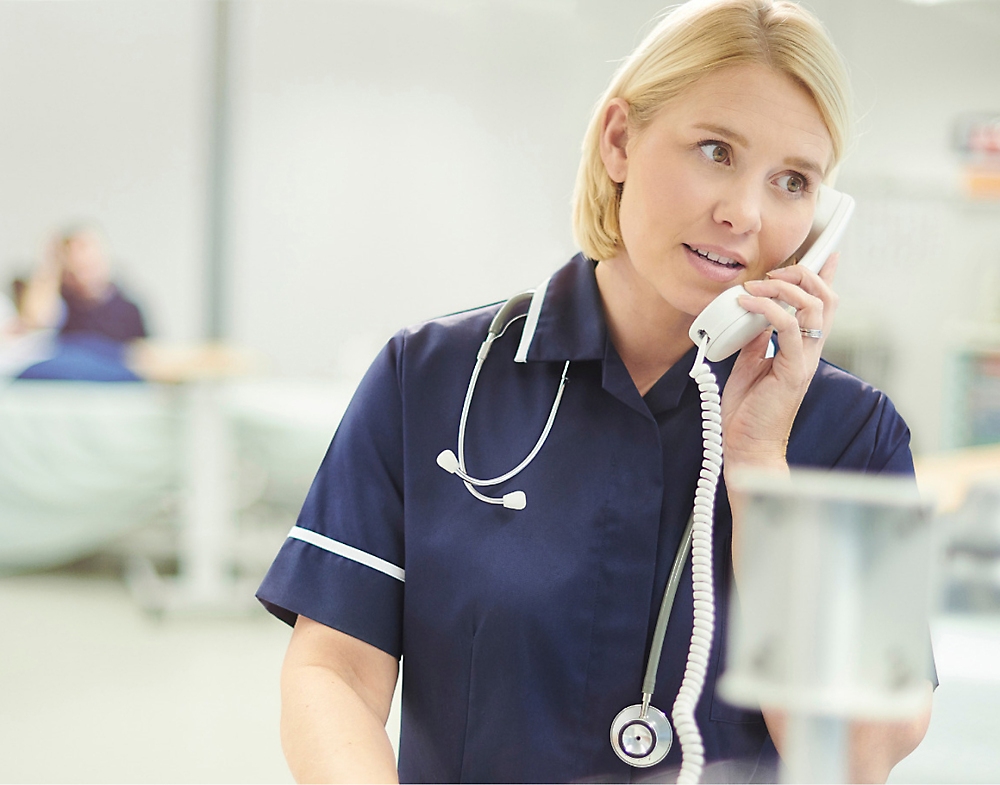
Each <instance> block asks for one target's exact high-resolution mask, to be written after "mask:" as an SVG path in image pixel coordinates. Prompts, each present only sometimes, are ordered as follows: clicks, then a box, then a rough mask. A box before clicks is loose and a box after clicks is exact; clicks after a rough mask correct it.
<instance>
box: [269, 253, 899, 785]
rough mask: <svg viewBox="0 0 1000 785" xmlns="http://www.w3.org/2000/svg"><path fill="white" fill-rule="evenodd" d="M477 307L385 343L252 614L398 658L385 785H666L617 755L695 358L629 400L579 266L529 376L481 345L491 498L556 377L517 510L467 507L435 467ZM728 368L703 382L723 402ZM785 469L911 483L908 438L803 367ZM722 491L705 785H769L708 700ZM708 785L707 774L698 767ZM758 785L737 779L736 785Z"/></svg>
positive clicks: (687, 471)
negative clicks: (562, 385)
mask: <svg viewBox="0 0 1000 785" xmlns="http://www.w3.org/2000/svg"><path fill="white" fill-rule="evenodd" d="M496 310H497V306H491V307H487V308H482V309H478V310H474V311H470V312H467V313H462V314H457V315H454V316H448V317H445V318H442V319H435V320H433V321H430V322H426V323H424V324H421V325H419V326H417V327H414V328H410V329H407V330H404V331H402V332H400V333H398V334H397V335H396V336H395V337H394V338H393V339H392V340H391V341H390V342H389V343H388V345H387V346H386V347H385V349H384V350H383V351H382V352H381V354H380V355H379V356H378V358H377V359H376V360H375V362H374V364H373V365H372V367H371V369H370V370H369V372H368V374H367V376H366V377H365V379H364V381H363V382H362V383H361V385H360V387H359V388H358V391H357V393H356V394H355V397H354V400H353V402H352V403H351V405H350V407H349V408H348V410H347V413H346V414H345V415H344V419H343V421H342V422H341V425H340V427H339V429H338V431H337V434H336V436H335V437H334V439H333V442H332V444H331V446H330V449H329V452H328V453H327V455H326V458H325V459H324V462H323V465H322V466H321V468H320V470H319V473H318V475H317V477H316V480H315V482H314V484H313V487H312V489H311V491H310V493H309V496H308V498H307V500H306V502H305V506H304V507H303V510H302V513H301V515H300V517H299V520H298V524H297V526H296V528H294V529H293V530H292V533H291V535H290V537H289V539H288V540H287V541H286V543H285V544H284V546H283V547H282V549H281V552H280V553H279V554H278V556H277V558H276V560H275V562H274V564H273V566H272V567H271V570H270V572H269V573H268V575H267V577H266V578H265V580H264V582H263V584H262V586H261V588H260V591H259V597H260V599H261V600H262V601H263V603H264V604H265V606H266V607H268V609H270V610H271V611H272V612H273V613H274V614H275V615H277V616H278V617H279V618H282V619H284V620H285V621H287V622H289V623H293V622H294V620H295V617H296V615H297V614H302V615H305V616H307V617H309V618H311V619H314V620H316V621H319V622H322V623H323V624H326V625H329V626H331V627H334V628H337V629H339V630H342V631H344V632H346V633H348V634H350V635H352V636H354V637H356V638H360V639H361V640H364V641H367V642H369V643H371V644H373V645H375V646H377V647H379V648H380V649H383V650H384V651H387V652H389V653H390V654H392V655H393V656H400V655H403V656H404V658H405V659H404V661H403V698H402V711H403V716H402V732H401V739H400V753H399V774H400V778H401V779H402V780H403V781H425V782H452V781H459V780H464V781H478V782H497V781H502V782H546V781H570V780H588V781H602V780H606V781H617V782H623V781H629V780H630V779H644V778H647V777H657V776H660V777H662V776H664V774H665V772H664V769H665V768H676V767H677V766H679V764H680V745H679V744H676V743H675V744H674V746H673V748H672V749H671V751H670V753H669V755H668V756H667V758H666V760H665V761H664V762H663V763H662V764H660V765H659V766H658V767H655V768H651V769H632V768H630V767H629V766H627V765H626V764H624V763H622V762H621V761H620V760H619V759H618V758H617V757H616V756H615V754H614V751H613V750H612V748H611V744H610V741H609V729H610V726H611V722H612V720H613V719H614V717H615V715H616V714H617V713H618V712H619V711H620V710H621V709H622V708H624V707H625V706H628V705H630V704H633V703H636V702H638V700H639V698H640V693H641V684H642V677H643V671H644V668H645V664H646V656H647V652H648V650H649V645H650V641H651V638H652V634H653V627H654V625H655V621H656V614H657V611H658V610H659V604H660V599H661V597H662V594H663V589H664V585H665V583H666V580H667V574H668V572H669V570H670V567H671V564H672V562H673V559H674V555H675V552H676V550H677V547H678V545H679V542H680V538H681V534H682V531H683V529H684V525H685V523H686V522H687V518H688V516H689V515H690V513H691V507H692V501H693V498H694V489H695V483H696V478H697V474H698V471H699V468H700V464H701V419H700V413H699V402H698V391H697V386H696V385H695V384H694V382H693V381H692V380H691V379H690V378H689V377H688V371H689V370H690V367H691V365H692V362H693V360H694V349H692V351H691V353H690V354H689V355H688V356H686V357H684V358H683V359H682V360H681V361H679V362H678V363H677V364H676V365H675V366H674V367H673V368H671V369H670V370H669V371H668V372H667V373H666V374H665V375H664V376H663V377H662V378H661V379H660V380H659V381H658V382H657V383H656V384H655V385H654V387H653V388H652V389H651V390H650V391H649V392H648V393H647V394H646V395H645V396H641V395H639V393H638V391H637V390H636V388H635V385H634V384H633V382H632V379H631V377H630V376H629V374H628V371H627V369H626V368H625V365H624V363H623V362H622V360H621V358H620V357H619V356H618V354H617V352H616V351H615V348H614V346H612V344H611V340H610V338H609V336H608V332H607V328H606V325H605V322H604V317H603V311H602V306H601V300H600V295H599V292H598V289H597V283H596V279H595V277H594V265H593V262H590V261H588V260H587V259H585V258H584V257H583V256H577V257H575V258H574V259H573V260H571V261H570V263H569V264H567V265H566V266H565V267H563V268H562V269H560V270H559V271H557V272H556V273H555V274H554V275H553V277H552V279H551V280H550V282H549V285H548V290H547V293H546V296H545V300H544V303H543V305H542V310H541V315H540V317H539V320H538V326H537V330H536V332H535V335H534V338H533V340H532V342H531V346H530V349H529V351H528V355H527V359H528V361H527V362H526V363H515V362H514V353H515V350H516V348H517V345H518V341H519V339H520V328H519V327H512V328H511V329H510V330H508V332H507V333H506V334H505V335H504V336H503V337H502V338H500V339H499V340H498V341H497V342H496V343H495V344H494V346H493V349H492V352H491V354H490V357H489V359H488V360H487V361H486V363H485V365H484V367H483V370H482V374H481V376H480V379H479V383H478V386H477V388H476V395H475V398H474V399H473V403H472V407H471V411H470V413H469V421H468V426H467V439H466V466H467V468H468V471H469V472H470V474H472V475H473V476H477V477H495V476H498V475H500V474H502V473H504V472H506V471H508V470H509V469H510V468H512V467H513V466H515V465H516V464H517V463H519V462H520V461H521V459H522V458H523V457H524V456H525V455H526V454H527V453H528V451H529V450H530V449H531V447H532V446H533V445H534V442H535V440H536V438H537V437H538V434H539V432H540V431H541V429H542V426H543V424H544V422H545V419H546V417H547V415H548V411H549V408H550V406H551V404H552V399H553V397H554V395H555V392H556V389H557V387H558V384H559V378H560V374H561V372H562V368H563V364H564V362H565V361H566V360H570V361H571V364H570V368H569V374H568V379H569V380H568V383H567V387H566V391H565V395H564V397H563V400H562V405H561V407H560V409H559V413H558V415H557V416H556V419H555V424H554V426H553V428H552V432H551V434H550V435H549V438H548V441H547V442H546V443H545V446H544V447H543V448H542V450H541V452H540V453H539V455H538V457H537V458H536V459H535V461H534V462H533V463H532V464H531V465H530V466H529V467H528V468H527V469H526V470H525V471H524V472H523V473H521V474H520V475H519V476H517V477H516V478H515V479H513V480H511V481H509V482H508V483H507V484H505V485H503V486H500V487H499V488H495V489H492V490H490V489H484V490H486V491H487V492H488V493H489V494H490V495H500V494H501V493H504V492H507V491H511V490H515V489H520V490H523V491H524V492H525V494H526V495H527V507H526V508H525V509H524V510H521V511H515V510H507V509H504V508H503V507H500V506H494V505H487V504H484V503H482V502H480V501H477V500H476V499H474V498H473V497H472V496H471V495H470V494H469V493H468V492H466V490H465V489H464V488H463V487H462V483H461V481H460V480H459V479H458V478H457V477H454V476H452V475H450V474H447V473H446V472H444V471H442V470H441V469H440V468H439V467H438V466H437V464H436V463H435V457H436V456H437V454H438V453H439V452H441V451H442V450H444V449H449V448H450V449H455V445H456V434H457V430H458V421H459V415H460V413H461V410H462V402H463V399H464V397H465V393H466V389H467V385H468V382H469V376H470V373H471V372H472V368H473V366H474V365H475V360H476V353H477V351H478V349H479V346H480V344H481V342H482V340H483V338H484V337H485V335H486V331H487V327H488V325H489V322H490V320H491V318H492V316H493V315H494V314H495V313H496ZM732 363H733V360H732V359H730V360H727V361H724V362H721V363H715V364H713V369H714V371H715V373H716V375H717V376H718V378H719V382H720V384H724V383H725V380H726V379H727V378H728V375H729V372H730V370H731V368H732ZM788 459H789V462H790V463H791V464H794V465H798V466H812V467H823V468H837V469H849V470H855V471H865V472H897V473H911V472H912V471H913V467H912V460H911V457H910V451H909V431H908V429H907V427H906V425H905V424H904V423H903V421H902V419H901V418H900V417H899V415H898V414H897V413H896V411H895V409H894V408H893V406H892V403H891V402H890V401H889V400H888V399H887V398H886V397H885V395H883V394H882V393H881V392H879V391H877V390H875V389H873V388H872V387H870V386H868V385H866V384H864V383H863V382H861V381H859V380H858V379H856V378H854V377H852V376H850V375H849V374H847V373H845V372H843V371H841V370H839V369H837V368H835V367H833V366H831V365H829V364H827V363H821V364H820V367H819V370H818V371H817V373H816V376H815V378H814V379H813V382H812V384H811V386H810V388H809V392H808V393H807V395H806V397H805V399H804V401H803V403H802V406H801V409H800V410H799V414H798V417H797V418H796V421H795V427H794V429H793V431H792V435H791V441H790V443H789V448H788ZM731 536H732V530H731V513H730V510H729V504H728V500H727V495H726V492H725V489H724V488H722V489H720V491H719V494H718V503H717V508H716V522H715V550H714V553H715V580H716V597H717V603H718V606H717V612H716V619H717V622H716V625H717V626H716V634H715V645H714V649H713V651H712V656H711V662H710V665H709V669H708V676H707V680H706V685H705V690H704V693H703V695H702V699H701V702H700V703H699V706H698V710H697V720H698V724H699V727H700V729H701V733H702V736H703V737H704V742H705V750H706V760H707V761H708V763H709V764H710V765H709V767H708V768H707V776H709V777H713V778H717V777H721V778H729V779H732V780H734V781H749V780H751V779H752V778H754V777H761V776H763V777H765V778H767V777H773V776H774V771H773V768H772V767H773V766H774V763H775V753H774V748H773V745H771V743H770V739H769V738H768V735H767V729H766V727H765V726H764V722H763V718H762V717H761V715H760V713H759V712H756V711H747V710H744V709H740V708H737V707H734V706H730V705H728V704H726V703H725V702H724V701H722V699H721V698H719V697H717V696H716V695H715V683H716V679H717V677H718V676H719V675H720V673H721V665H722V663H721V657H720V654H721V649H722V647H721V645H720V644H721V642H722V641H724V640H725V626H726V617H727V612H726V605H727V602H728V598H729V586H730V582H731V580H732V565H731ZM691 616H692V597H691V570H690V561H689V563H688V566H687V569H686V570H685V574H684V579H683V581H682V583H681V585H680V588H679V590H678V593H677V598H676V601H675V604H674V608H673V612H672V613H671V616H670V624H669V627H668V631H667V637H666V642H665V644H664V647H663V655H662V659H661V664H660V669H659V679H658V682H657V686H656V691H655V694H654V697H653V704H654V705H655V706H659V707H660V708H661V709H663V710H664V711H666V712H668V713H669V711H670V709H671V707H672V705H673V701H674V697H675V695H676V694H677V690H678V687H679V686H680V681H681V677H682V675H683V670H684V662H685V658H686V655H687V646H688V641H689V639H690V635H691V626H692V621H691ZM713 762H716V763H715V766H714V768H713V767H712V765H711V764H712V763H713ZM755 772H756V773H755Z"/></svg>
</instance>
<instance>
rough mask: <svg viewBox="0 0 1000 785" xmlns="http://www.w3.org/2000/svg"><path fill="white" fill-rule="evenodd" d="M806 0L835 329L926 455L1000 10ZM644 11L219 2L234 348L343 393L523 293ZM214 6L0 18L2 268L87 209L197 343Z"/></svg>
mask: <svg viewBox="0 0 1000 785" xmlns="http://www.w3.org/2000/svg"><path fill="white" fill-rule="evenodd" d="M808 4H809V5H810V6H811V7H813V8H814V9H815V10H817V12H818V13H819V14H820V16H821V17H822V18H823V19H824V20H825V21H826V22H827V24H828V25H829V27H830V28H831V30H832V32H833V35H834V37H835V39H836V40H837V42H838V43H839V45H840V46H841V48H842V49H843V51H844V53H845V55H846V57H847V59H848V61H849V63H850V64H851V67H852V72H853V77H854V81H855V85H856V89H857V92H858V98H859V105H860V108H861V110H862V112H863V113H864V117H863V119H862V123H861V128H862V132H863V133H862V135H861V137H860V139H859V141H858V145H857V148H856V150H855V151H854V153H853V155H852V157H851V159H849V161H848V163H847V164H846V165H845V167H844V170H843V175H842V178H841V180H840V184H841V186H842V187H844V188H845V189H849V190H851V191H852V192H853V193H855V194H856V195H857V196H858V200H859V211H858V215H857V218H856V219H855V223H854V226H853V227H852V229H851V230H850V234H849V236H848V238H847V239H846V241H845V246H844V252H845V253H844V264H843V265H842V269H841V274H840V279H839V287H840V290H841V293H842V295H843V302H844V306H843V310H842V314H843V320H842V322H843V330H844V332H845V333H846V332H847V331H848V330H850V329H853V328H854V327H855V326H857V325H866V326H868V329H872V330H874V331H875V333H876V334H877V335H879V336H886V337H887V338H888V343H889V345H890V347H891V348H892V349H893V351H894V353H895V359H894V365H893V366H892V367H891V369H890V373H889V375H888V376H887V377H886V378H885V386H886V388H887V389H888V390H889V391H890V393H891V394H892V395H893V397H894V399H896V401H897V403H898V404H899V406H900V408H901V409H902V410H903V412H904V414H905V415H906V416H907V417H908V418H909V419H910V421H911V423H912V425H913V426H914V431H915V444H916V446H917V447H918V448H922V449H930V448H933V447H935V446H937V445H938V444H939V443H940V441H941V428H940V407H941V389H940V388H941V383H940V378H939V377H940V370H941V363H940V360H941V354H942V352H943V343H944V337H943V336H944V335H945V334H946V333H947V328H946V327H945V326H944V321H945V320H946V319H947V318H952V317H955V316H958V315H967V314H968V311H969V308H968V303H969V302H970V298H975V300H976V303H977V305H976V308H978V309H979V310H980V311H982V312H986V311H987V310H989V308H990V307H992V306H990V305H989V303H991V302H992V301H993V300H992V295H991V294H990V292H989V291H984V287H983V286H982V280H983V277H984V273H983V270H984V268H987V269H988V268H990V267H991V266H994V265H996V262H997V261H1000V260H998V258H997V256H998V253H1000V252H998V250H997V249H998V248H1000V244H998V242H997V240H1000V237H998V230H997V226H998V225H1000V221H998V220H997V218H1000V209H998V210H993V209H992V208H985V209H983V208H976V209H971V208H969V207H967V206H966V205H964V204H963V203H962V202H961V200H958V199H955V198H953V197H952V196H951V195H948V194H950V193H951V191H952V190H953V188H952V185H953V176H954V172H955V167H956V163H955V160H954V158H953V156H952V153H951V151H950V148H949V134H950V129H951V123H952V121H953V119H954V117H955V116H956V115H957V114H959V113H961V112H964V111H969V110H987V111H997V110H1000V79H998V78H997V74H1000V3H996V2H991V1H990V0H970V1H969V2H963V3H948V4H945V5H943V6H936V7H926V6H916V5H913V4H910V3H905V2H902V0H809V3H808ZM659 8H660V3H658V2H651V1H650V0H641V1H639V0H636V1H635V2H629V3H617V2H611V1H610V0H607V1H605V0H534V1H533V2H529V1H528V0H464V1H463V0H280V1H279V0H244V1H243V2H240V3H236V4H234V19H233V23H234V31H233V32H234V52H233V63H234V68H235V72H234V84H233V99H234V104H233V111H234V115H233V182H232V189H233V190H232V199H231V202H230V210H231V217H232V228H233V232H234V234H233V238H232V252H233V258H232V265H233V267H232V270H231V276H232V277H231V281H232V291H231V292H230V302H231V312H230V313H229V314H228V325H229V330H230V334H231V336H232V337H233V339H234V340H236V341H238V342H239V343H242V344H244V345H246V346H249V347H250V348H252V349H255V350H257V351H259V352H261V353H263V354H264V355H265V356H266V357H268V358H269V359H270V362H271V365H272V367H273V369H274V370H275V371H276V372H278V373H281V374H286V375H323V376H332V375H348V376H352V377H353V376H356V374H357V373H358V372H359V371H360V369H361V368H362V367H363V366H364V365H365V364H366V363H367V361H368V360H369V359H370V356H371V354H372V353H373V352H374V351H375V350H376V349H377V347H378V345H379V344H381V342H382V341H384V340H385V339H386V338H387V337H388V336H389V334H391V333H392V332H393V331H394V330H395V329H397V328H398V327H400V326H402V325H404V324H407V323H410V322H413V321H415V320H418V319H422V318H426V317H430V316H434V315H437V314H441V313H445V312H448V311H451V310H456V309H460V308H465V307H471V306H474V305H477V304H480V303H483V302H488V301H493V300H497V299H500V298H502V297H504V296H506V295H507V294H509V293H511V292H512V291H514V290H516V289H518V288H520V287H524V286H530V285H532V284H534V283H536V282H537V281H538V280H540V279H541V278H542V277H543V276H544V275H545V274H547V273H548V272H549V271H551V270H552V269H554V268H555V267H556V266H558V265H559V264H560V263H561V262H562V261H563V260H564V259H566V258H567V257H568V256H569V255H570V254H571V253H573V251H574V245H573V241H572V235H571V231H570V222H569V201H570V195H571V192H572V187H573V180H574V176H575V170H576V161H577V151H578V149H579V144H580V139H581V136H582V133H583V129H584V125H585V123H586V120H587V117H588V115H589V112H590V109H591V106H592V104H593V102H594V101H595V100H596V98H597V97H598V95H599V93H600V92H601V90H602V89H603V87H604V85H605V84H606V82H607V80H608V78H609V76H610V74H611V73H612V71H613V70H614V67H615V61H616V60H617V59H618V58H621V57H623V56H625V55H626V54H627V53H628V51H629V50H630V49H631V47H632V46H633V45H634V44H635V43H636V42H638V40H639V39H640V38H641V34H642V32H644V31H645V30H646V29H648V27H649V24H650V20H651V19H652V17H653V16H654V15H655V14H656V12H657V11H658V10H659ZM210 11H211V6H210V4H208V3H205V2H197V0H190V1H188V0H142V1H141V2H138V1H137V2H128V3H125V2H116V1H115V0H83V1H82V2H63V3H42V2H11V1H10V0H7V1H6V2H0V101H2V106H3V107H4V110H3V111H2V112H0V123H2V125H0V129H2V131H3V135H2V137H0V138H3V139H4V140H5V141H6V144H5V145H4V146H3V147H2V148H0V173H2V177H0V200H2V201H0V208H2V209H0V274H2V275H4V276H5V277H6V276H9V275H10V274H12V273H13V272H15V271H16V269H17V268H18V267H19V266H22V265H23V260H25V259H27V258H29V257H31V256H33V255H35V254H36V253H37V250H38V248H39V247H40V245H41V242H42V240H43V237H44V235H45V233H46V232H47V231H48V230H49V229H50V228H51V227H53V226H55V225H58V224H59V223H61V222H62V221H64V220H65V219H67V218H73V217H76V216H80V215H84V216H94V217H96V218H98V219H99V220H101V221H102V222H103V223H104V224H105V226H106V227H107V229H108V231H109V234H110V236H111V241H112V244H113V246H114V249H115V251H116V255H117V256H118V257H119V258H120V259H121V260H122V269H123V270H124V272H125V274H126V276H127V280H128V281H129V282H130V283H131V284H132V285H133V288H134V289H135V291H136V293H137V294H138V295H139V296H140V297H141V298H142V299H143V300H144V302H145V304H146V306H147V310H148V311H149V312H150V314H151V316H152V322H153V325H154V327H155V328H156V330H157V331H158V333H159V334H160V335H161V336H162V337H166V338H171V339H178V338H179V339H191V338H195V337H197V336H198V335H199V334H200V332H201V325H202V311H203V304H202V297H203V291H202V277H201V276H202V273H201V269H202V264H203V259H204V245H205V243H204V221H205V218H204V205H205V189H206V166H207V157H206V150H207V118H208V85H209V74H210V63H209V59H208V58H209V43H210V41H209V30H210V21H211V18H210ZM986 277H987V278H988V277H989V276H986ZM991 280H992V281H993V283H992V284H991V285H992V286H994V287H995V286H996V285H997V280H998V278H997V277H996V276H994V277H993V278H992V279H991ZM987 288H988V287H987ZM996 299H997V302H998V303H1000V294H998V295H997V298H996Z"/></svg>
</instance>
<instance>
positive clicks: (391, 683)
mask: <svg viewBox="0 0 1000 785" xmlns="http://www.w3.org/2000/svg"><path fill="white" fill-rule="evenodd" d="M398 668H399V664H398V662H397V661H396V659H395V658H394V657H392V656H390V655H389V654H386V653H385V652H384V651H382V650H381V649H377V648H375V647H374V646H372V645H370V644H368V643H365V642H363V641H360V640H358V639H356V638H352V637H351V636H349V635H345V634H344V633H342V632H339V631H337V630H334V629H331V628H330V627H327V626H325V625H323V624H320V623H318V622H315V621H312V620H311V619H307V618H306V617H304V616H299V618H298V620H297V621H296V623H295V629H294V630H293V631H292V639H291V642H290V643H289V645H288V652H287V653H286V655H285V662H284V664H283V666H282V669H281V746H282V749H283V750H284V752H285V758H286V759H287V761H288V766H289V768H290V769H291V771H292V776H294V777H295V779H296V781H297V782H396V781H397V774H396V757H395V754H394V753H393V751H392V745H391V744H390V743H389V737H388V736H387V735H386V732H385V722H386V719H387V718H388V716H389V705H390V703H391V702H392V694H393V691H394V690H395V687H396V676H397V674H398Z"/></svg>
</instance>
